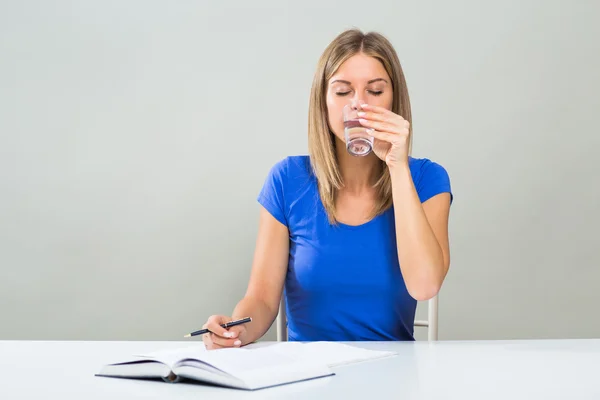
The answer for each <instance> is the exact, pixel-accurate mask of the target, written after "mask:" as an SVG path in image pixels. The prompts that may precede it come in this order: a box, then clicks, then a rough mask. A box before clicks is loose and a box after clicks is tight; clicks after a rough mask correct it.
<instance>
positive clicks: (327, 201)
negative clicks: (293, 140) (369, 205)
mask: <svg viewBox="0 0 600 400" xmlns="http://www.w3.org/2000/svg"><path fill="white" fill-rule="evenodd" d="M359 53H362V54H365V55H367V56H371V57H374V58H376V59H378V60H379V61H380V62H381V63H382V64H383V67H384V68H385V70H386V72H387V74H388V75H389V76H390V79H391V81H392V89H393V103H392V111H393V112H395V113H396V114H399V115H401V116H402V117H403V118H404V119H406V120H407V121H408V122H409V123H410V132H409V138H408V140H409V141H408V143H409V154H410V152H411V149H412V117H411V109H410V99H409V96H408V89H407V87H406V81H405V79H404V72H403V71H402V66H401V65H400V60H399V59H398V55H397V54H396V51H395V50H394V48H393V46H392V44H391V43H390V42H389V41H388V40H387V39H386V38H385V37H384V36H382V35H381V34H379V33H377V32H369V33H366V34H365V33H363V32H362V31H360V30H358V29H350V30H347V31H344V32H342V33H341V34H339V35H338V36H337V37H336V38H335V39H334V40H333V41H332V42H331V43H330V44H329V45H328V46H327V48H326V49H325V51H324V52H323V54H322V55H321V58H320V59H319V62H318V64H317V69H316V72H315V75H314V79H313V83H312V88H311V92H310V103H309V110H308V150H309V155H310V160H311V166H312V169H313V172H314V174H315V176H316V178H317V182H318V188H319V195H320V197H321V201H322V202H323V205H324V206H325V211H326V212H327V215H328V218H329V221H330V222H331V223H335V222H336V210H335V200H336V196H337V193H338V191H339V190H340V189H341V188H342V187H343V186H344V183H343V179H342V176H341V174H340V169H339V165H338V162H337V157H336V152H335V137H334V134H333V133H332V132H331V131H330V129H329V123H328V117H327V104H326V100H325V97H326V94H327V83H328V82H329V79H330V78H331V77H332V76H333V74H334V73H335V72H336V71H337V69H338V68H339V67H340V65H342V63H344V61H346V60H347V59H349V58H350V57H352V56H354V55H356V54H359ZM380 162H381V164H382V165H381V167H382V168H381V171H382V172H381V175H380V177H379V179H378V180H377V182H376V183H375V186H374V187H375V188H376V189H377V201H376V203H375V206H374V208H373V211H372V215H371V216H372V217H374V216H376V215H378V214H380V213H382V212H384V211H385V210H386V209H388V208H389V207H390V206H391V205H392V184H391V178H390V173H389V170H388V169H387V166H386V165H385V161H382V160H380Z"/></svg>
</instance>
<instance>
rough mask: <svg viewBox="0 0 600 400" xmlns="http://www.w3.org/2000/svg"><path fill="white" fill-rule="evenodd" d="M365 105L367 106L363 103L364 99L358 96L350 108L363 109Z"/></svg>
mask: <svg viewBox="0 0 600 400" xmlns="http://www.w3.org/2000/svg"><path fill="white" fill-rule="evenodd" d="M363 104H366V103H365V102H364V101H363V99H362V98H360V97H359V95H358V94H356V95H355V96H354V97H353V98H352V100H351V102H350V106H351V107H352V109H353V110H359V109H361V108H362V105H363Z"/></svg>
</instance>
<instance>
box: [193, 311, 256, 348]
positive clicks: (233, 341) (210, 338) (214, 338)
mask: <svg viewBox="0 0 600 400" xmlns="http://www.w3.org/2000/svg"><path fill="white" fill-rule="evenodd" d="M230 321H232V319H231V317H227V316H224V315H211V316H210V317H209V318H208V320H207V321H206V323H205V324H204V325H203V326H202V328H208V330H210V332H209V333H205V334H204V335H202V341H203V342H204V345H205V346H206V348H207V349H208V350H214V349H222V348H225V347H240V346H241V345H242V340H243V337H244V333H246V328H244V324H242V325H237V326H232V327H231V328H229V329H225V328H223V327H222V326H221V324H224V323H226V322H230Z"/></svg>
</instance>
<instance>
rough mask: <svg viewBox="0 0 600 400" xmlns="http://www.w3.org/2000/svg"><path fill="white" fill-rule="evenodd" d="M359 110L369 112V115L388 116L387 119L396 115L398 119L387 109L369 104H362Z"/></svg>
mask: <svg viewBox="0 0 600 400" xmlns="http://www.w3.org/2000/svg"><path fill="white" fill-rule="evenodd" d="M361 108H362V109H363V110H366V111H367V112H369V113H371V114H379V115H385V116H388V117H389V116H391V115H396V116H398V117H400V116H399V115H398V114H395V113H394V112H392V111H391V110H388V109H387V108H384V107H379V106H373V105H371V104H362V105H361ZM401 118H402V117H401Z"/></svg>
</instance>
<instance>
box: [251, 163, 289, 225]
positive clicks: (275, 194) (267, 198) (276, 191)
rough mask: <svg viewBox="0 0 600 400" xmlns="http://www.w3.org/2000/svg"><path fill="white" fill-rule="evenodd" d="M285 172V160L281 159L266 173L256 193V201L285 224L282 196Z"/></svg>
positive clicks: (284, 207) (283, 198)
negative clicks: (261, 185)
mask: <svg viewBox="0 0 600 400" xmlns="http://www.w3.org/2000/svg"><path fill="white" fill-rule="evenodd" d="M286 172H287V162H286V160H281V161H279V162H278V163H276V164H275V165H273V167H271V170H270V171H269V173H268V174H267V178H266V179H265V181H264V184H263V187H262V189H261V191H260V193H259V194H258V199H257V200H258V202H259V203H260V204H261V205H262V206H263V207H264V208H266V210H267V211H268V212H269V213H270V214H271V215H272V216H273V217H274V218H275V219H276V220H277V221H279V222H281V223H282V224H283V225H285V226H287V225H288V223H287V211H286V204H285V197H284V182H285V177H286Z"/></svg>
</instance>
